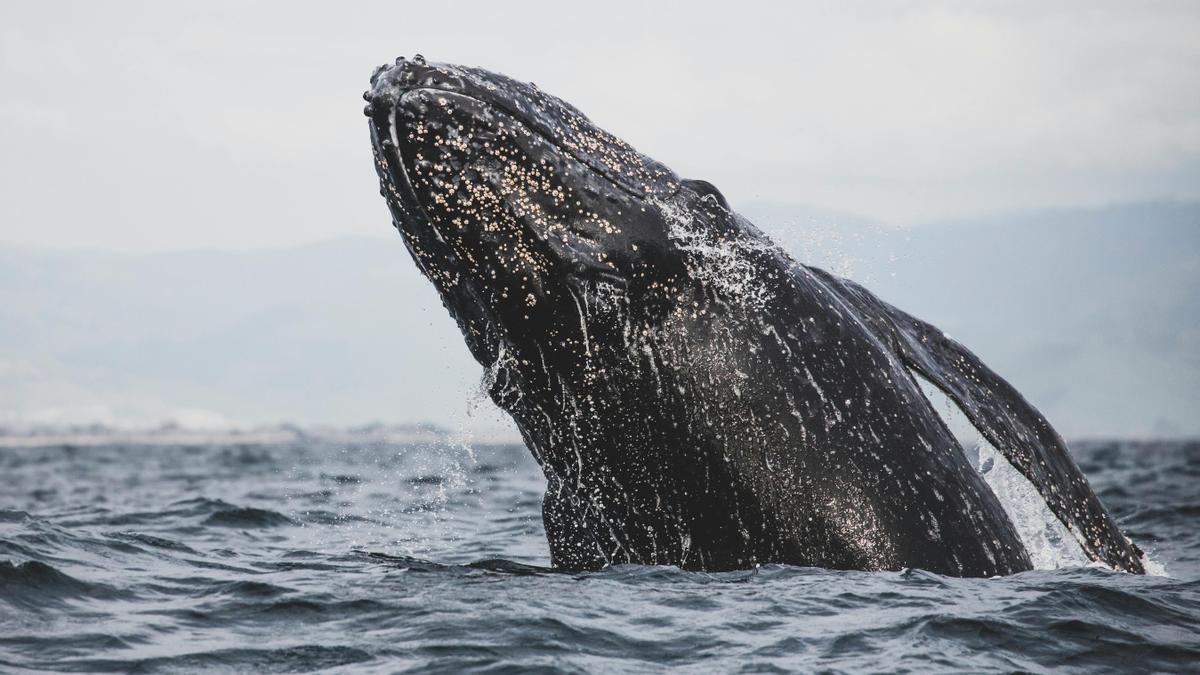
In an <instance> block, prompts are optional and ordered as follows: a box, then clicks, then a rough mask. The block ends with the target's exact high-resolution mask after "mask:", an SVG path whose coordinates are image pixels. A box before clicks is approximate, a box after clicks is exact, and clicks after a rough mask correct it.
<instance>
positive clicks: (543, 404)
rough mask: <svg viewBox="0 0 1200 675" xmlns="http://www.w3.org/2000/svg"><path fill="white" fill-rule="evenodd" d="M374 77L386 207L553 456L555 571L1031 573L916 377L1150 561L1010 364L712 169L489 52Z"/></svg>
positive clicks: (547, 501) (1084, 526)
mask: <svg viewBox="0 0 1200 675" xmlns="http://www.w3.org/2000/svg"><path fill="white" fill-rule="evenodd" d="M364 98H365V99H366V100H367V106H366V109H365V112H366V114H367V116H368V117H369V118H370V131H371V139H372V144H373V147H374V159H375V166H376V169H377V171H378V174H379V177H380V186H381V194H382V195H383V196H384V197H385V198H386V201H387V205H388V207H389V209H390V211H391V215H392V219H393V224H394V225H395V227H396V228H397V229H398V230H399V231H400V233H401V235H402V238H403V240H404V243H405V245H406V246H407V248H408V250H409V252H410V253H411V254H412V258H413V260H415V261H416V264H417V265H418V266H419V267H420V269H421V271H422V272H423V273H424V274H425V276H427V277H428V278H429V280H430V281H431V282H432V283H433V284H434V285H435V286H436V287H437V290H438V291H439V293H440V295H441V298H442V300H443V302H444V304H445V306H446V308H447V309H448V310H449V312H450V314H451V315H452V316H453V318H454V319H455V320H456V321H457V323H458V326H459V328H460V329H461V331H462V334H463V337H464V338H465V340H466V343H467V346H468V347H469V349H470V351H471V353H472V354H473V355H474V357H475V358H476V359H477V360H478V361H479V362H480V364H482V365H483V366H484V368H485V369H486V370H485V382H486V383H487V386H488V392H489V394H490V396H491V398H492V399H493V400H494V401H495V402H496V404H497V405H499V406H500V407H501V408H502V409H504V410H506V411H507V412H508V413H509V414H511V416H512V418H513V420H514V421H515V422H516V425H517V427H518V428H519V429H520V431H521V434H522V435H523V437H524V440H525V442H526V444H527V445H528V448H529V450H530V451H531V452H532V453H533V455H534V457H535V459H536V460H537V462H538V463H539V464H540V466H541V468H542V470H543V471H544V473H545V476H546V479H547V491H546V495H545V497H544V500H543V519H544V522H545V528H546V535H547V539H548V540H549V546H550V554H551V559H552V562H553V564H554V565H555V566H556V567H559V568H563V569H570V570H586V569H596V568H600V567H603V566H605V565H609V564H618V563H641V564H669V565H678V566H680V567H682V568H685V569H697V570H728V569H738V568H747V567H753V566H754V565H757V564H765V563H787V564H794V565H807V566H819V567H828V568H840V569H862V570H894V569H901V568H906V567H918V568H923V569H926V570H930V571H933V572H938V573H943V574H949V575H958V576H992V575H998V574H1010V573H1014V572H1020V571H1023V570H1028V569H1030V568H1031V566H1032V565H1031V562H1030V556H1029V553H1028V552H1027V551H1026V549H1025V546H1024V545H1023V543H1022V541H1021V539H1020V537H1019V536H1018V534H1017V532H1016V530H1015V528H1014V526H1013V523H1012V522H1011V521H1010V519H1009V517H1008V515H1007V514H1006V513H1005V511H1004V509H1003V507H1002V505H1001V504H1000V503H999V501H998V500H997V498H996V497H995V495H994V494H993V493H992V492H991V490H990V489H989V488H988V486H987V484H986V483H985V482H984V481H983V480H982V479H981V478H980V476H979V475H978V474H977V473H976V471H975V470H974V469H973V468H972V467H971V465H970V463H969V462H968V461H967V459H966V456H965V454H964V452H963V449H962V447H960V445H959V443H958V441H957V440H956V439H955V437H954V436H953V435H952V434H951V432H950V431H949V429H948V428H947V426H946V424H945V423H944V422H943V421H942V419H941V418H940V417H939V415H938V414H937V412H936V411H935V409H934V408H933V406H932V405H931V404H930V403H929V401H928V400H927V398H926V397H925V396H924V394H923V393H922V391H921V390H920V388H919V384H918V381H917V377H916V376H917V375H919V376H920V377H922V378H924V379H925V380H927V381H929V382H931V383H932V384H934V385H935V386H937V387H938V388H939V389H941V390H942V391H943V392H944V393H945V394H947V395H948V396H949V397H950V398H951V399H952V400H953V401H954V402H956V403H957V404H958V406H959V407H960V408H961V409H962V410H963V411H964V412H965V414H966V415H967V417H968V418H969V419H970V420H971V422H972V423H973V424H974V425H975V426H976V428H977V429H978V430H979V431H980V432H981V433H982V434H983V436H984V437H985V438H986V439H987V440H988V441H989V442H990V443H991V444H992V445H993V446H994V447H995V448H996V449H997V450H998V451H999V452H1000V453H1002V454H1003V456H1004V457H1005V458H1006V459H1007V460H1008V461H1009V462H1010V463H1011V464H1012V465H1013V466H1014V467H1015V468H1016V469H1017V470H1019V471H1020V472H1021V473H1022V474H1023V475H1024V476H1025V477H1026V478H1027V479H1028V480H1029V481H1030V483H1031V484H1032V485H1033V486H1034V487H1035V488H1036V489H1037V491H1038V493H1040V495H1041V496H1042V498H1043V499H1044V500H1045V502H1046V504H1047V506H1048V507H1049V509H1050V510H1051V511H1052V512H1053V513H1054V514H1055V516H1057V517H1058V519H1060V520H1061V521H1062V523H1063V524H1064V525H1065V526H1066V527H1067V528H1068V529H1069V530H1070V531H1071V533H1073V534H1074V535H1075V537H1076V538H1077V539H1078V541H1079V544H1080V546H1081V547H1082V549H1083V551H1084V552H1085V553H1086V554H1087V555H1088V556H1089V557H1090V558H1091V559H1093V560H1096V561H1100V562H1103V563H1105V564H1107V565H1109V566H1111V567H1113V568H1116V569H1120V570H1127V571H1131V572H1139V573H1140V572H1143V571H1144V570H1143V567H1142V562H1141V552H1140V551H1139V550H1138V548H1137V547H1136V546H1135V545H1134V544H1133V543H1132V542H1131V541H1129V540H1128V539H1127V538H1126V537H1125V536H1124V535H1123V534H1122V533H1121V531H1120V530H1119V529H1118V527H1117V525H1116V523H1115V522H1114V521H1113V519H1112V518H1111V517H1110V516H1109V514H1108V513H1107V511H1105V509H1104V507H1103V505H1102V504H1101V503H1100V501H1099V499H1098V498H1097V497H1096V495H1095V494H1094V493H1093V492H1092V490H1091V488H1090V487H1089V486H1088V483H1087V480H1086V479H1085V478H1084V476H1083V474H1082V472H1080V470H1079V468H1078V467H1077V466H1076V465H1075V463H1074V462H1073V460H1072V459H1071V457H1070V455H1069V454H1068V452H1067V449H1066V447H1065V445H1064V443H1063V441H1062V439H1061V438H1060V437H1059V435H1058V434H1057V433H1056V432H1055V431H1054V429H1053V428H1052V427H1051V426H1050V424H1049V423H1048V422H1047V421H1046V420H1045V418H1044V417H1043V416H1042V415H1041V414H1040V413H1039V412H1038V411H1037V410H1036V409H1035V408H1034V407H1033V406H1032V405H1030V404H1029V403H1028V402H1026V401H1025V399H1024V398H1022V396H1021V395H1020V394H1019V393H1018V392H1017V391H1016V390H1015V389H1014V388H1013V387H1011V386H1010V385H1009V384H1008V383H1007V382H1005V381H1004V380H1003V379H1001V378H1000V377H999V376H998V375H996V374H995V373H993V372H992V371H991V370H990V369H988V368H987V367H986V366H985V365H983V364H982V363H981V362H980V361H979V359H978V358H976V357H975V355H973V354H972V353H971V352H970V351H968V350H967V349H966V348H965V347H963V346H962V345H960V344H958V343H957V342H955V341H954V340H952V339H950V338H949V337H947V336H946V335H944V334H943V333H942V332H941V331H939V330H938V329H937V328H935V327H933V326H931V325H929V324H927V323H925V322H923V321H921V320H919V319H917V318H914V317H912V316H910V315H908V314H906V313H904V312H902V311H900V310H899V309H896V308H895V307H892V306H891V305H889V304H887V303H885V302H883V301H881V300H880V299H878V298H876V297H875V296H874V295H872V294H871V293H870V292H869V291H867V290H866V289H865V288H863V287H862V286H859V285H857V284H855V283H853V282H851V281H848V280H846V279H842V278H839V277H837V276H834V275H832V274H829V273H827V272H825V271H822V270H820V269H816V268H813V267H808V266H805V265H803V264H800V263H798V262H797V261H795V260H793V259H792V257H790V256H789V255H788V253H786V252H785V251H783V250H782V249H780V248H779V247H778V246H776V245H774V244H773V243H772V242H771V241H770V240H769V239H768V238H767V237H766V236H765V235H764V234H763V233H762V232H760V231H759V230H758V229H757V228H756V227H755V226H754V225H753V224H751V223H750V222H749V221H747V220H746V219H745V218H743V217H742V216H740V215H738V214H737V213H736V212H734V211H733V210H732V209H731V208H730V206H729V204H728V202H727V201H726V200H725V198H724V197H723V196H722V195H721V193H720V192H719V191H718V190H717V189H716V188H715V187H714V186H712V185H711V184H709V183H707V182H705V181H701V180H687V179H683V178H680V177H679V176H678V175H676V174H675V173H674V172H673V171H671V170H670V169H669V168H667V167H666V166H664V165H663V164H661V163H659V162H657V161H655V160H653V159H651V158H649V157H646V156H645V155H642V154H640V153H638V152H637V151H635V150H634V149H633V148H632V147H630V146H629V145H628V144H626V143H625V142H623V141H621V140H620V139H618V138H616V137H615V136H613V135H611V134H609V133H607V132H605V131H603V130H602V129H600V128H598V127H596V126H595V125H594V124H593V123H592V122H591V121H590V120H588V118H587V117H585V116H584V115H583V114H582V113H580V112H579V111H578V110H576V109H575V108H574V107H572V106H570V105H569V104H567V103H565V102H563V101H561V100H559V99H557V98H555V97H553V96H551V95H548V94H546V93H544V92H542V91H540V90H539V89H537V88H536V87H535V86H534V85H531V84H525V83H522V82H518V81H515V80H512V79H510V78H508V77H505V76H503V75H499V74H496V73H492V72H489V71H486V70H482V69H478V68H471V67H463V66H457V65H449V64H434V63H426V62H425V60H424V59H423V58H421V57H419V56H418V57H414V58H413V59H411V60H406V59H404V58H400V59H397V60H396V62H395V63H394V64H392V65H386V66H381V67H380V68H378V69H377V70H376V72H375V73H374V75H373V76H372V78H371V89H370V90H368V91H367V92H366V93H365V94H364ZM914 373H915V374H916V375H914Z"/></svg>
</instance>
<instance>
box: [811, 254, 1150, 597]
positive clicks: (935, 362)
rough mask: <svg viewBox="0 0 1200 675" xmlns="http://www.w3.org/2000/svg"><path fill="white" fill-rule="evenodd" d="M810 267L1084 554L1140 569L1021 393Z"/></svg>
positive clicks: (922, 328)
mask: <svg viewBox="0 0 1200 675" xmlns="http://www.w3.org/2000/svg"><path fill="white" fill-rule="evenodd" d="M808 269H809V270H811V271H812V272H814V273H816V274H818V275H819V276H820V277H821V278H822V279H823V280H824V281H825V282H826V283H827V284H828V285H829V286H830V287H831V289H832V290H835V291H836V292H838V294H839V295H841V296H842V297H843V299H845V300H846V301H847V302H848V303H850V304H851V305H852V306H853V307H854V308H855V309H857V310H858V311H859V312H860V313H861V316H862V317H865V318H866V320H867V321H869V322H870V323H871V324H872V326H871V327H872V328H873V329H874V332H875V334H876V335H877V336H879V337H880V338H881V339H884V340H885V341H886V342H887V343H888V344H890V346H891V348H892V349H893V350H894V351H895V352H896V353H897V354H898V355H899V356H900V358H901V360H902V361H903V362H904V364H905V365H906V366H908V367H909V368H911V369H912V370H913V371H915V372H916V373H918V374H919V375H920V376H921V377H923V378H924V379H926V380H928V381H929V382H931V383H933V384H934V385H935V386H936V387H937V388H938V389H940V390H941V391H942V392H943V393H944V394H946V395H947V396H949V397H950V399H951V400H953V401H954V402H955V403H956V404H958V407H959V408H960V409H961V410H962V411H963V412H964V413H965V414H966V416H967V418H968V419H969V420H970V421H971V424H973V425H974V426H975V428H976V429H978V430H979V432H980V433H982V434H983V436H984V438H986V439H987V440H988V442H989V443H991V444H992V446H993V447H995V448H996V450H998V451H999V452H1001V453H1002V454H1003V455H1004V457H1005V458H1006V459H1007V460H1008V461H1009V463H1011V464H1012V465H1013V466H1014V467H1016V469H1017V470H1018V471H1020V472H1021V474H1022V475H1023V476H1025V478H1027V479H1028V480H1029V482H1030V483H1032V484H1033V486H1034V487H1035V488H1036V489H1037V491H1038V493H1040V494H1041V496H1042V498H1043V499H1045V500H1046V505H1047V506H1049V507H1050V510H1051V511H1052V512H1053V513H1054V515H1055V516H1057V517H1058V519H1059V520H1061V521H1062V523H1063V524H1064V525H1066V526H1067V529H1069V530H1071V532H1072V533H1073V534H1074V535H1075V538H1076V539H1077V540H1078V541H1079V544H1080V546H1081V547H1082V548H1083V550H1084V552H1085V553H1086V554H1087V555H1088V557H1090V558H1091V559H1092V560H1096V561H1099V562H1103V563H1105V564H1107V565H1110V566H1112V567H1113V568H1115V569H1119V570H1126V571H1129V572H1136V573H1145V570H1144V568H1143V565H1142V560H1141V557H1142V551H1141V549H1139V548H1138V547H1137V545H1136V544H1134V543H1133V542H1132V541H1130V540H1129V539H1128V538H1126V537H1125V535H1123V534H1122V533H1121V531H1120V529H1119V528H1118V527H1117V524H1116V522H1114V521H1113V519H1112V516H1110V515H1109V514H1108V511H1107V510H1105V508H1104V505H1103V504H1101V503H1100V500H1099V498H1098V497H1096V494H1095V493H1094V492H1092V489H1091V487H1089V486H1088V482H1087V478H1085V477H1084V475H1083V472H1082V471H1080V470H1079V467H1078V466H1076V465H1075V461H1074V460H1072V459H1071V455H1070V453H1068V451H1067V447H1066V444H1065V443H1064V442H1063V440H1062V437H1061V436H1059V435H1058V432H1057V431H1055V430H1054V428H1053V427H1051V426H1050V423H1049V422H1047V421H1046V418H1045V417H1044V416H1042V414H1041V413H1040V412H1038V410H1037V408H1034V407H1033V405H1032V404H1030V403H1029V402H1028V401H1026V400H1025V398H1024V397H1023V396H1021V394H1020V392H1018V391H1017V390H1016V389H1015V388H1013V386H1012V385H1010V384H1009V383H1008V382H1007V381H1005V380H1004V378H1002V377H1000V376H999V375H997V374H996V373H995V372H994V371H992V369H990V368H988V367H987V366H986V365H984V364H983V362H982V361H980V360H979V357H977V356H975V354H973V353H971V351H970V350H969V349H967V348H966V347H964V346H963V345H961V344H959V343H958V342H956V341H955V340H953V339H952V338H950V337H949V336H948V335H946V334H945V333H943V332H942V331H941V330H939V329H938V328H937V327H936V326H933V325H931V324H928V323H926V322H924V321H922V320H920V319H918V318H916V317H914V316H912V315H910V314H908V313H906V312H904V311H902V310H900V309H897V308H896V307H893V306H892V305H889V304H888V303H886V302H884V301H882V300H880V299H879V298H877V297H875V295H874V294H872V293H871V292H870V291H868V290H867V289H865V288H863V287H862V286H860V285H858V284H856V283H854V282H853V281H849V280H847V279H842V278H840V277H836V276H834V275H832V274H829V273H828V272H825V271H823V270H819V269H816V268H811V267H810V268H808Z"/></svg>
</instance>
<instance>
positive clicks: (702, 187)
mask: <svg viewBox="0 0 1200 675" xmlns="http://www.w3.org/2000/svg"><path fill="white" fill-rule="evenodd" d="M681 182H682V183H683V184H684V185H686V186H687V187H689V188H691V189H692V192H695V193H696V194H698V195H700V198H701V199H704V198H706V197H711V198H712V199H714V200H715V201H716V202H717V203H718V204H720V205H721V208H723V209H725V210H726V211H729V210H730V209H729V202H728V201H726V200H725V195H723V194H721V191H720V190H718V189H717V186H716V185H713V184H712V183H710V182H708V181H706V180H698V179H694V178H685V179H684V180H683V181H681Z"/></svg>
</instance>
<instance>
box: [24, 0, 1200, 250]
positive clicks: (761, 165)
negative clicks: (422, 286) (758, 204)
mask: <svg viewBox="0 0 1200 675" xmlns="http://www.w3.org/2000/svg"><path fill="white" fill-rule="evenodd" d="M670 4H671V5H672V6H675V7H686V9H665V8H664V9H655V8H654V7H652V6H651V3H649V2H645V1H642V2H632V3H619V2H593V3H590V4H589V5H588V6H587V8H586V9H585V8H584V6H583V5H580V4H578V3H567V2H561V1H558V2H542V3H528V4H526V3H518V2H509V1H505V2H495V1H493V2H481V3H465V2H449V3H448V2H431V1H428V0H427V1H425V2H413V3H405V2H398V1H396V0H392V1H391V2H384V3H378V4H372V5H368V4H365V3H324V4H321V5H313V4H309V3H303V4H302V3H296V2H293V3H266V2H254V3H224V2H213V1H212V0H208V1H205V2H197V3H164V2H151V3H145V4H134V3H118V2H105V3H100V2H82V3H61V2H36V3H35V2H25V3H17V2H6V3H3V4H2V5H0V92H3V94H2V95H0V144H2V147H3V152H2V153H0V243H10V244H11V243H18V244H38V245H52V246H89V247H102V248H108V249H116V250H125V251H149V250H164V249H179V248H193V247H219V248H252V247H262V246H277V245H287V244H296V243H301V242H308V241H313V240H318V239H325V238H329V237H336V236H340V235H346V234H379V235H383V234H386V233H387V232H388V216H387V212H386V209H385V208H384V205H383V201H382V199H380V198H379V196H378V194H377V186H376V180H375V177H374V173H373V170H372V166H371V161H370V150H369V143H368V137H367V128H366V120H365V118H363V117H362V115H361V112H360V110H361V108H362V101H361V99H360V98H359V95H360V93H361V92H362V90H363V89H364V88H365V86H366V84H367V78H368V76H369V74H370V72H371V69H372V67H373V66H375V65H376V64H378V63H381V62H384V61H390V60H392V59H393V58H394V57H395V56H397V55H400V54H405V55H411V54H413V53H414V52H420V53H423V54H424V55H425V56H426V57H428V58H429V59H430V60H439V61H452V62H459V63H467V64H473V65H480V66H483V67H486V68H490V69H493V70H498V71H500V72H504V73H506V74H508V75H511V76H513V77H516V78H519V79H526V80H533V81H535V82H537V83H538V85H539V86H540V87H541V88H542V89H544V90H546V91H549V92H552V93H555V94H557V95H559V96H561V97H562V98H564V99H566V100H567V101H570V102H572V103H573V104H575V105H576V106H577V107H579V108H580V109H581V110H583V111H584V112H585V113H586V114H588V115H589V116H591V117H592V119H594V120H595V121H597V122H598V123H600V124H601V125H602V126H605V127H606V128H608V129H609V130H610V131H613V132H614V133H616V134H618V135H620V136H622V137H624V138H626V139H627V140H629V141H630V142H631V143H633V144H634V145H635V146H636V147H638V148H639V149H640V150H642V151H644V152H646V153H648V154H650V155H652V156H654V157H655V158H657V159H659V160H661V161H663V162H665V163H666V164H668V165H669V166H671V167H673V168H675V169H676V170H677V171H679V172H680V173H681V174H684V175H687V176H693V177H702V178H706V179H708V180H711V181H712V182H713V183H715V184H717V185H718V186H719V187H720V188H721V189H722V190H723V191H724V192H725V193H726V195H727V196H728V197H729V198H730V200H731V201H732V202H733V203H734V206H735V207H736V206H737V205H738V204H739V203H748V202H751V201H767V202H776V203H794V204H808V205H813V206H820V207H825V208H830V209H839V210H843V211H849V212H855V213H860V214H864V215H867V216H870V217H873V218H876V219H878V220H880V221H883V222H888V223H897V224H904V223H912V222H917V221H921V220H928V219H934V218H944V217H952V216H959V215H971V214H980V213H986V212H994V211H1009V210H1016V209H1023V208H1031V207H1032V208H1036V207H1044V206H1074V205H1098V204H1107V203H1114V202H1122V201H1133V200H1142V199H1157V198H1164V197H1165V198H1181V199H1197V198H1200V3H1198V2H1180V3H1156V2H1137V3H1134V2H1126V3H1116V4H1109V3H1098V2H1083V3H1063V2H1056V3H1044V2H1033V3H1013V2H1005V3H965V2H953V3H903V2H893V3H884V2H872V3H862V4H856V3H848V2H829V3H782V2H776V3H762V4H755V3H751V2H745V1H738V2H729V1H728V0H726V1H725V2H722V3H716V4H708V5H706V4H703V3H670ZM341 5H346V6H341ZM663 6H664V7H665V6H666V4H665V3H664V5H663Z"/></svg>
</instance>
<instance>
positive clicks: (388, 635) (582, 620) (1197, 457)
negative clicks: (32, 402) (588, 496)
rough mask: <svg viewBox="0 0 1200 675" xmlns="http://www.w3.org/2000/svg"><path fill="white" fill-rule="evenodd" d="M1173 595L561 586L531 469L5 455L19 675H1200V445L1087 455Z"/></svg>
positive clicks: (183, 454)
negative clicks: (401, 674) (677, 673)
mask: <svg viewBox="0 0 1200 675" xmlns="http://www.w3.org/2000/svg"><path fill="white" fill-rule="evenodd" d="M1073 449H1074V452H1075V453H1076V457H1077V459H1078V460H1079V462H1080V464H1081V466H1082V467H1083V469H1084V471H1085V472H1086V473H1087V474H1088V476H1089V477H1090V479H1091V480H1092V484H1093V486H1094V487H1095V488H1096V490H1097V492H1098V493H1099V494H1100V495H1101V498H1102V499H1103V500H1104V502H1105V503H1106V504H1107V505H1108V507H1109V509H1110V510H1111V511H1112V512H1113V513H1114V515H1115V516H1116V517H1117V519H1118V521H1119V522H1120V523H1121V525H1122V527H1124V528H1125V529H1127V530H1128V531H1129V532H1130V533H1131V534H1132V535H1133V537H1134V538H1135V540H1136V541H1137V542H1139V543H1140V544H1141V545H1142V547H1143V548H1145V549H1147V550H1148V551H1150V552H1151V557H1152V558H1153V559H1155V560H1157V561H1158V562H1160V563H1162V564H1163V565H1165V567H1166V569H1167V572H1168V573H1169V574H1170V575H1171V576H1169V577H1139V576H1131V575H1126V574H1118V573H1113V572H1109V571H1106V570H1103V569H1095V568H1074V569H1062V570H1054V571H1035V572H1029V573H1025V574H1020V575H1016V576H1013V577H1008V578H1003V579H990V580H988V579H954V578H947V577H941V576H937V575H934V574H929V573H926V572H922V571H919V570H911V571H904V572H891V573H863V572H831V571H825V570H819V569H807V568H792V567H764V568H762V569H759V570H754V571H745V572H732V573H723V574H704V573H693V572H683V571H680V570H678V569H674V568H664V567H637V566H627V567H618V568H612V569H607V570H604V571H602V572H598V573H594V574H573V575H572V574H559V573H554V572H552V571H550V570H547V569H545V567H544V566H545V565H547V564H548V554H547V550H546V544H545V541H544V539H543V535H542V529H541V523H540V516H539V508H540V498H541V488H542V481H541V479H540V476H539V474H538V472H537V469H536V467H534V466H533V464H532V462H531V461H530V460H529V459H528V457H527V454H526V452H525V450H524V449H523V448H520V447H505V446H480V447H476V448H474V449H466V448H463V447H459V446H454V445H451V444H436V443H433V444H430V443H408V444H404V443H385V442H366V441H363V442H346V441H345V440H342V441H338V442H332V441H322V440H312V439H310V440H303V439H302V440H296V441H289V442H272V443H237V444H231V443H209V444H191V445H180V444H172V445H112V444H110V445H100V446H91V447H71V446H62V445H59V446H53V447H25V448H4V449H0V670H4V671H24V670H50V671H59V670H66V671H87V672H108V671H117V672H125V671H135V672H194V671H200V670H215V671H240V672H305V671H313V670H322V669H332V670H335V671H337V670H342V671H347V672H348V671H353V672H359V671H363V672H396V671H407V670H414V671H428V672H463V671H471V670H475V671H486V672H506V671H512V672H531V671H546V672H560V671H565V672H581V671H590V672H591V671H614V672H646V671H657V670H664V669H668V668H670V669H678V670H683V671H694V672H777V671H793V670H802V671H810V670H825V669H828V670H834V671H858V670H876V671H878V670H886V671H920V672H927V671H936V670H945V671H981V670H1003V671H1013V670H1019V671H1033V672H1049V671H1055V672H1058V671H1064V670H1075V671H1080V672H1093V671H1096V670H1101V669H1108V670H1115V671H1134V670H1136V671H1141V670H1150V671H1167V672H1179V671H1186V670H1196V669H1197V668H1198V667H1200V580H1198V579H1200V528H1198V525H1200V518H1198V516H1200V443H1195V442H1191V443H1181V442H1171V443H1137V444H1132V443H1108V442H1092V443H1078V444H1075V446H1074V448H1073Z"/></svg>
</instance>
